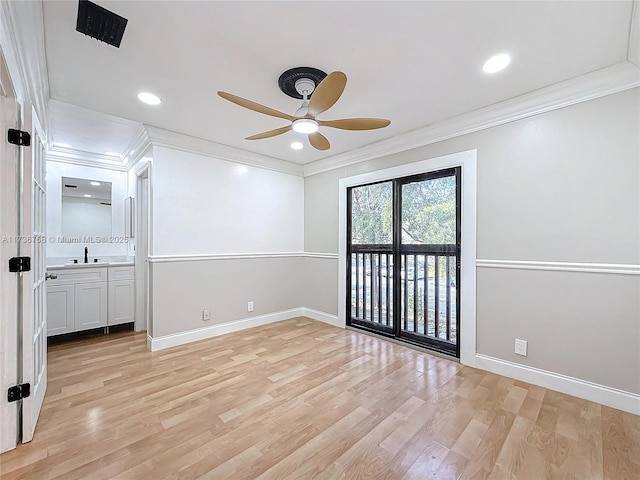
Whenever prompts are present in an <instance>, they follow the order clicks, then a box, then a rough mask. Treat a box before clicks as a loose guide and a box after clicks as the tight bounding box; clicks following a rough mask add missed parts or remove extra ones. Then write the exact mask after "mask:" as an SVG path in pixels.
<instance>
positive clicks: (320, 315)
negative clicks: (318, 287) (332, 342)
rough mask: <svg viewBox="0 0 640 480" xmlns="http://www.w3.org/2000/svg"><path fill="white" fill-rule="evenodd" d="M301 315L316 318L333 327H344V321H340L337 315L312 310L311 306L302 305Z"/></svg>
mask: <svg viewBox="0 0 640 480" xmlns="http://www.w3.org/2000/svg"><path fill="white" fill-rule="evenodd" d="M302 312H303V313H302V316H303V317H308V318H311V319H312V320H318V321H319V322H324V323H328V324H329V325H333V326H334V327H339V328H345V325H344V323H342V322H341V321H340V319H339V318H338V316H337V315H331V314H330V313H325V312H321V311H319V310H314V309H313V308H307V307H302Z"/></svg>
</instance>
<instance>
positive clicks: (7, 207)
mask: <svg viewBox="0 0 640 480" xmlns="http://www.w3.org/2000/svg"><path fill="white" fill-rule="evenodd" d="M18 113H19V107H18V102H17V101H16V99H15V92H14V91H13V86H12V85H11V79H10V78H9V71H8V69H7V67H6V64H5V62H4V56H3V55H2V52H1V51H0V132H2V135H3V136H4V137H5V138H3V139H2V141H1V142H0V159H2V161H0V205H2V208H0V233H1V234H2V235H1V236H2V241H0V262H1V263H0V265H2V268H1V269H0V365H1V368H0V392H1V393H2V395H0V453H2V452H6V451H7V450H11V449H13V448H15V447H16V443H17V439H18V403H19V402H9V401H8V399H7V395H6V392H7V389H8V388H9V387H12V386H14V385H16V384H17V383H18V277H17V274H15V273H11V272H9V259H10V258H12V257H17V256H18V255H19V242H18V241H17V240H18V233H19V230H18V195H19V185H20V184H19V182H20V147H18V146H16V145H11V144H10V143H9V142H7V139H6V135H7V133H6V132H7V130H8V129H10V128H15V129H17V128H19V126H20V125H19V117H18Z"/></svg>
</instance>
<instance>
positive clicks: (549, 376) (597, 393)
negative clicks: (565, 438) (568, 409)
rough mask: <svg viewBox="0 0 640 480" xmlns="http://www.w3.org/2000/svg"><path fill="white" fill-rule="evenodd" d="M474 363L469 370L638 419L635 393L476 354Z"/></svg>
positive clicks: (639, 401) (638, 400) (639, 402)
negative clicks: (628, 414) (538, 388)
mask: <svg viewBox="0 0 640 480" xmlns="http://www.w3.org/2000/svg"><path fill="white" fill-rule="evenodd" d="M475 360H476V361H475V365H473V366H474V367H476V368H480V369H482V370H487V371H489V372H493V373H497V374H499V375H504V376H505V377H511V378H515V379H517V380H521V381H523V382H527V383H531V384H533V385H538V386H541V387H544V388H549V389H551V390H556V391H558V392H562V393H567V394H569V395H573V396H575V397H580V398H584V399H586V400H591V401H593V402H598V403H601V404H603V405H607V406H608V407H612V408H617V409H619V410H624V411H625V412H629V413H633V414H634V415H640V395H638V394H636V393H631V392H625V391H624V390H618V389H616V388H611V387H607V386H604V385H599V384H597V383H592V382H588V381H586V380H580V379H578V378H574V377H569V376H567V375H562V374H559V373H554V372H549V371H547V370H541V369H539V368H534V367H529V366H527V365H521V364H518V363H513V362H509V361H507V360H501V359H499V358H494V357H490V356H488V355H482V354H476V358H475Z"/></svg>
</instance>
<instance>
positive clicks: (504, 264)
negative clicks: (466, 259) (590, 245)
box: [476, 258, 640, 275]
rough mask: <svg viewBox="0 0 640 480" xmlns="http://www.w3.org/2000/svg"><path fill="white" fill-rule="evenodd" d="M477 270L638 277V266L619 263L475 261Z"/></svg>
mask: <svg viewBox="0 0 640 480" xmlns="http://www.w3.org/2000/svg"><path fill="white" fill-rule="evenodd" d="M476 266H477V267H479V268H508V269H516V270H544V271H551V272H553V271H556V272H584V273H609V274H613V275H640V265H634V264H621V263H576V262H548V261H535V260H492V259H486V258H483V259H480V258H479V259H477V260H476Z"/></svg>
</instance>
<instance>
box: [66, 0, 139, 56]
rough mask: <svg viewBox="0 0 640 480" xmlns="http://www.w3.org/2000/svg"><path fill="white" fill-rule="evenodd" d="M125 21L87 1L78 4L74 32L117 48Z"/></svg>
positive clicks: (81, 0) (83, 0) (125, 24)
mask: <svg viewBox="0 0 640 480" xmlns="http://www.w3.org/2000/svg"><path fill="white" fill-rule="evenodd" d="M127 21H128V20H127V19H126V18H124V17H121V16H120V15H117V14H115V13H113V12H110V11H109V10H107V9H106V8H103V7H101V6H100V5H96V4H95V3H92V2H89V1H88V0H80V1H79V2H78V21H77V23H76V30H77V31H78V32H80V33H84V34H85V35H89V36H90V37H93V38H95V39H97V40H100V41H101V42H105V43H108V44H109V45H113V46H114V47H118V48H119V47H120V42H121V41H122V35H123V34H124V28H125V27H126V26H127Z"/></svg>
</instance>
